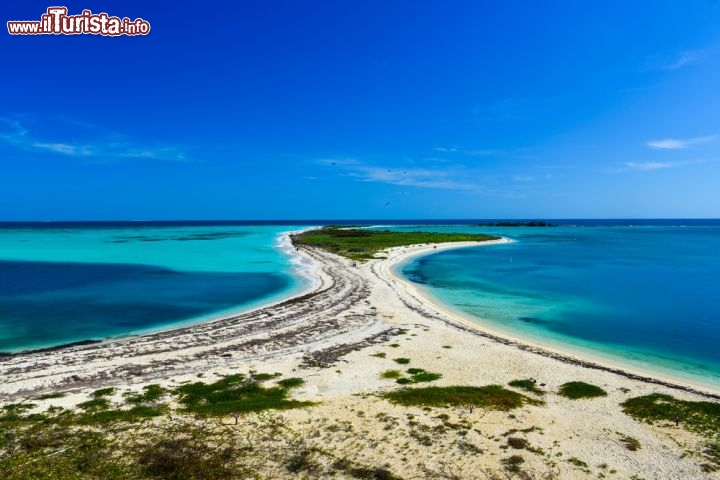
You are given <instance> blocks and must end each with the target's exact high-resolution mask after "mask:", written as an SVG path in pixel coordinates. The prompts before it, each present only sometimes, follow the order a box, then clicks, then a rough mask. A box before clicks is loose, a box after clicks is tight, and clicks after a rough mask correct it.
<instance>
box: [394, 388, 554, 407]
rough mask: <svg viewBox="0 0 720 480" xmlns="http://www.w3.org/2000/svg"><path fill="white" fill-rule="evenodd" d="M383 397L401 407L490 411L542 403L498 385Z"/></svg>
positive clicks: (423, 390)
mask: <svg viewBox="0 0 720 480" xmlns="http://www.w3.org/2000/svg"><path fill="white" fill-rule="evenodd" d="M382 397H383V398H385V399H387V400H389V401H391V402H393V403H397V404H399V405H404V406H428V407H445V406H465V405H475V406H477V407H479V408H487V409H491V410H511V409H513V408H518V407H521V406H523V405H525V404H530V405H539V404H541V403H542V402H540V401H538V400H534V399H531V398H529V397H526V396H525V395H523V394H520V393H517V392H513V391H512V390H507V389H505V388H503V387H501V386H500V385H486V386H484V387H466V386H456V387H425V388H405V389H402V390H397V391H394V392H388V393H385V394H383V395H382Z"/></svg>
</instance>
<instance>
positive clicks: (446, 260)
mask: <svg viewBox="0 0 720 480" xmlns="http://www.w3.org/2000/svg"><path fill="white" fill-rule="evenodd" d="M550 222H551V223H557V224H559V225H560V226H554V227H533V228H530V227H488V226H483V225H477V224H485V223H488V221H486V220H471V221H467V220H465V221H457V220H450V221H437V220H410V221H395V222H387V221H382V222H378V221H373V220H361V221H358V220H353V221H338V220H326V221H312V220H308V221H298V222H296V223H292V222H108V223H11V224H0V352H17V351H21V350H26V349H33V348H43V347H51V346H56V345H61V344H65V343H71V342H76V341H83V340H103V339H108V338H112V337H118V336H123V335H134V334H141V333H146V332H151V331H157V330H161V329H166V328H172V327H176V326H181V325H187V324H190V323H195V322H201V321H206V320H208V319H211V318H217V317H219V316H222V315H225V314H228V313H230V312H237V311H243V310H248V309H251V308H254V307H258V306H261V305H264V304H267V303H270V302H273V301H279V300H281V299H283V298H287V297H289V296H292V295H295V294H298V293H300V292H301V291H303V290H304V289H306V288H307V287H308V286H309V284H310V280H309V279H308V277H307V276H306V275H305V274H304V273H303V272H305V271H306V268H307V265H303V264H302V263H299V260H298V257H297V256H294V255H293V250H292V248H291V247H289V246H288V245H281V244H279V242H278V240H279V238H280V234H281V233H282V232H285V231H289V230H298V229H301V228H304V227H305V226H311V225H321V224H330V223H332V224H341V223H344V224H353V225H366V226H371V225H378V224H379V223H382V224H383V225H385V226H381V227H375V228H389V229H393V230H398V229H399V230H404V231H413V230H425V231H428V230H433V231H443V232H448V231H452V232H474V233H488V234H495V235H502V236H506V237H510V238H512V239H513V240H515V242H513V243H509V244H502V245H494V246H483V247H471V248H463V249H454V250H447V251H442V252H438V253H435V254H431V255H427V256H424V257H419V258H415V259H413V260H411V261H409V262H406V263H405V264H401V265H399V266H398V267H397V269H396V270H397V273H398V274H400V275H402V276H404V277H406V278H407V279H408V280H410V281H412V282H414V283H416V284H417V285H418V286H419V287H421V288H422V289H424V290H425V291H426V292H427V293H428V294H429V295H430V296H432V297H434V298H435V299H436V300H437V301H439V302H441V303H443V304H444V305H445V306H447V307H448V308H450V309H454V310H456V311H458V312H460V313H463V314H465V315H466V316H470V317H471V318H473V319H475V320H476V321H477V322H478V323H480V324H486V325H488V326H490V327H491V328H493V329H495V330H500V331H505V332H507V333H508V334H510V335H514V336H521V337H524V338H528V339H530V340H532V341H535V342H537V343H541V344H544V345H549V346H554V347H556V348H558V349H561V350H562V349H566V350H567V349H570V350H573V351H580V352H588V353H590V354H592V355H593V356H601V357H605V358H608V359H611V360H616V361H618V362H619V363H622V364H624V365H628V364H630V365H636V366H637V367H639V368H642V369H645V370H651V371H655V372H661V373H668V374H671V375H674V376H683V377H686V378H691V379H692V380H693V381H696V382H701V383H706V384H711V385H713V386H720V347H719V345H720V254H718V252H720V221H718V220H554V221H553V220H550Z"/></svg>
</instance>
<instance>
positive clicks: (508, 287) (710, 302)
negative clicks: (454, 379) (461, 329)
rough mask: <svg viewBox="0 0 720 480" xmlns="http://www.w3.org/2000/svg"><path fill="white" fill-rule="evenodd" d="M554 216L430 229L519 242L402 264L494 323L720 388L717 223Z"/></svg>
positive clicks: (418, 280) (411, 275) (410, 275)
mask: <svg viewBox="0 0 720 480" xmlns="http://www.w3.org/2000/svg"><path fill="white" fill-rule="evenodd" d="M556 222H558V224H561V225H562V226H554V227H505V228H500V227H486V226H461V225H455V226H434V227H429V226H423V227H422V229H423V230H428V229H432V230H436V231H445V232H447V231H457V232H477V233H489V234H496V235H502V236H506V237H509V238H511V239H513V240H515V242H513V243H509V244H500V245H493V246H484V247H471V248H463V249H454V250H448V251H443V252H439V253H437V254H433V255H428V256H424V257H420V258H416V259H414V260H411V261H409V262H406V263H405V264H402V265H400V266H399V267H398V268H397V269H396V270H397V271H398V273H399V274H401V275H403V276H404V277H406V278H407V279H409V280H410V281H412V282H414V283H415V284H417V285H418V286H420V287H421V288H422V289H424V290H425V291H426V292H427V293H428V294H429V295H430V296H431V297H433V298H435V299H436V300H438V301H439V302H441V303H442V304H444V305H445V306H447V307H449V308H450V309H452V310H455V311H457V312H459V313H463V314H465V316H466V317H467V316H470V317H471V318H474V319H475V320H476V321H477V322H479V323H482V324H486V325H488V326H489V327H491V328H493V329H495V330H499V331H504V332H506V333H508V334H510V335H515V336H521V337H523V338H527V339H530V340H532V341H535V342H537V343H540V344H544V345H550V346H555V347H557V348H559V349H563V348H565V349H567V348H568V347H569V348H570V349H571V350H573V351H578V352H586V353H589V354H591V355H592V356H595V357H597V356H600V357H604V358H607V359H610V360H616V361H618V362H620V363H622V364H623V365H627V364H630V365H634V366H636V367H638V368H640V369H643V370H650V371H652V372H659V373H664V374H668V375H672V376H675V377H683V378H687V379H691V380H693V381H696V382H701V383H704V384H708V385H712V386H716V387H717V386H720V253H719V252H720V222H719V221H714V220H711V221H699V220H685V221H683V220H672V221H670V220H663V221H650V220H644V221H637V220H632V221H627V220H623V221H609V220H607V221H567V220H558V221H556ZM393 229H397V227H393ZM399 229H401V230H405V231H412V230H416V229H418V227H415V226H410V227H400V228H399Z"/></svg>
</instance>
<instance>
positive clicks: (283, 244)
mask: <svg viewBox="0 0 720 480" xmlns="http://www.w3.org/2000/svg"><path fill="white" fill-rule="evenodd" d="M313 228H315V227H307V228H304V229H301V230H288V231H284V232H280V233H279V234H277V235H276V240H275V248H276V249H277V250H278V251H279V252H280V253H281V254H282V255H284V256H286V257H287V258H288V262H289V264H290V266H291V267H292V269H293V270H294V272H292V273H291V274H289V275H291V276H295V277H296V279H295V280H297V279H300V280H299V282H300V284H299V285H297V288H293V289H291V290H288V291H287V292H277V293H274V294H272V295H270V296H268V297H266V298H263V299H259V300H254V301H250V302H247V303H246V304H245V305H242V306H235V307H230V308H225V309H222V310H217V311H214V312H209V313H207V314H203V315H199V316H196V317H192V318H187V319H184V320H178V321H171V322H168V323H165V324H160V325H157V326H149V327H145V328H139V329H137V330H133V331H131V332H128V333H122V334H117V335H108V336H97V337H95V338H92V337H86V338H78V339H75V340H68V341H64V342H62V343H48V344H46V345H42V344H41V345H36V346H31V347H27V348H21V349H19V350H0V361H2V359H3V358H11V357H15V356H18V355H28V354H33V353H43V352H51V351H58V350H64V349H67V348H72V347H77V346H83V345H90V344H96V343H110V342H116V341H121V340H124V339H129V338H137V337H143V336H147V335H153V334H156V333H163V332H169V331H173V330H178V329H183V328H187V327H193V326H195V325H200V324H204V323H211V322H215V321H220V320H223V319H226V318H230V317H235V316H237V315H243V314H246V313H251V312H254V311H256V310H261V309H264V308H268V307H272V306H274V305H278V304H281V303H284V302H286V301H288V300H292V299H293V298H298V297H302V296H304V295H306V294H308V293H311V292H313V291H314V290H316V289H317V288H319V287H320V286H321V283H322V282H321V281H320V278H319V276H318V273H317V272H316V270H317V269H318V268H319V266H318V264H317V263H314V262H308V261H307V260H306V258H305V257H304V256H303V255H301V254H300V253H299V252H298V251H297V250H296V249H295V247H294V245H293V244H292V240H291V236H292V235H295V234H298V233H302V232H304V231H307V230H311V229H313ZM303 264H305V266H304V267H303V266H302V265H303ZM302 283H305V284H304V285H303V284H302Z"/></svg>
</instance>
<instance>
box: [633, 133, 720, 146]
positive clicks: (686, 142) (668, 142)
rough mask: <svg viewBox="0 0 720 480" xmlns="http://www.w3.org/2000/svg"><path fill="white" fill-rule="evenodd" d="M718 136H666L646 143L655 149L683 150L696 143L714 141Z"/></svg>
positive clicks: (719, 136)
mask: <svg viewBox="0 0 720 480" xmlns="http://www.w3.org/2000/svg"><path fill="white" fill-rule="evenodd" d="M718 138H720V135H707V136H704V137H694V138H687V139H677V138H665V139H662V140H651V141H649V142H647V143H646V144H645V145H646V146H648V147H650V148H652V149H655V150H682V149H685V148H690V147H692V146H695V145H702V144H703V143H710V142H714V141H715V140H717V139H718Z"/></svg>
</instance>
